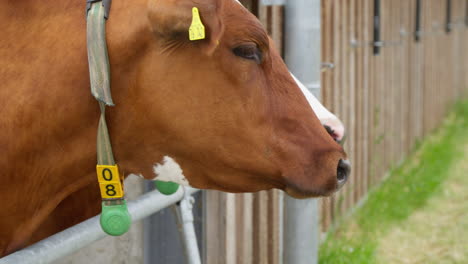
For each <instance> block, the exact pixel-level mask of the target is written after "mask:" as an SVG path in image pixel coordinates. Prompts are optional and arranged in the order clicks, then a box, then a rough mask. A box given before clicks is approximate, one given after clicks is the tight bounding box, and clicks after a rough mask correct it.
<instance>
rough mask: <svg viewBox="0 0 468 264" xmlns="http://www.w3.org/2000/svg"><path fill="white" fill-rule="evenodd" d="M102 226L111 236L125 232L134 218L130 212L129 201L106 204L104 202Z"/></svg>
mask: <svg viewBox="0 0 468 264" xmlns="http://www.w3.org/2000/svg"><path fill="white" fill-rule="evenodd" d="M100 223H101V228H102V230H103V231H104V232H106V233H107V234H108V235H111V236H121V235H123V234H125V233H126V232H127V231H128V230H129V229H130V226H131V225H132V218H131V216H130V214H129V213H128V208H127V202H126V201H123V203H122V204H117V205H105V204H104V202H103V203H102V212H101V217H100Z"/></svg>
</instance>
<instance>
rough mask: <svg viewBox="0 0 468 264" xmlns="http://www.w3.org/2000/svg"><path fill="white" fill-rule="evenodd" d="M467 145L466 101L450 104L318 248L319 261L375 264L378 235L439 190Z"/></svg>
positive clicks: (384, 233) (386, 231) (392, 226)
mask: <svg viewBox="0 0 468 264" xmlns="http://www.w3.org/2000/svg"><path fill="white" fill-rule="evenodd" d="M465 144H468V101H463V102H460V103H458V104H456V106H455V107H454V111H453V112H452V113H451V114H450V115H449V116H448V117H447V118H446V120H445V121H444V123H443V125H442V126H441V127H440V128H439V129H438V130H437V131H435V132H434V133H433V134H432V135H431V136H429V137H428V138H427V139H426V140H425V141H424V142H423V143H422V144H420V145H419V146H417V147H416V150H415V151H414V153H413V154H412V155H411V156H410V157H409V158H408V159H407V160H406V162H405V163H404V164H402V165H401V166H400V167H398V168H396V169H394V170H392V171H391V173H390V176H389V177H388V178H387V180H386V181H385V182H383V183H382V184H381V185H380V186H379V187H378V188H376V189H375V190H373V191H372V192H371V193H370V194H369V196H368V197H367V201H366V202H365V203H364V205H363V206H362V207H360V208H359V209H357V210H356V211H355V212H354V214H353V215H352V216H351V217H350V218H349V219H346V220H345V221H343V224H342V226H340V227H339V228H337V229H336V230H335V231H333V232H332V233H330V234H329V235H328V237H327V239H326V241H325V242H324V243H323V244H322V246H321V248H320V256H319V261H320V263H333V264H340V263H346V264H349V263H359V264H365V263H379V262H378V260H377V258H376V255H377V251H378V247H379V242H378V241H379V238H380V237H382V236H385V235H386V234H387V233H388V232H389V230H391V229H392V228H394V227H396V226H398V225H401V224H403V223H404V221H406V220H407V219H408V218H409V217H410V216H411V215H412V214H413V212H415V211H416V210H418V209H420V208H422V207H424V206H425V205H426V204H427V202H428V200H429V199H430V198H431V197H433V196H435V195H438V194H440V193H441V185H442V184H443V183H444V182H445V181H446V180H447V178H448V177H449V176H450V173H447V172H448V171H449V170H450V169H451V167H452V166H453V164H454V163H456V162H457V161H459V160H460V158H463V148H464V145H465Z"/></svg>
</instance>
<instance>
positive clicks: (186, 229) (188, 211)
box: [177, 195, 201, 264]
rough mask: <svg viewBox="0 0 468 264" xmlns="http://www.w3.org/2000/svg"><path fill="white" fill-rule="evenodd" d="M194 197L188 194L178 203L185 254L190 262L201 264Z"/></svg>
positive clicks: (190, 263)
mask: <svg viewBox="0 0 468 264" xmlns="http://www.w3.org/2000/svg"><path fill="white" fill-rule="evenodd" d="M194 202H195V200H194V198H193V197H192V196H191V195H186V196H185V198H184V199H182V201H180V203H179V204H178V205H177V208H178V209H179V212H180V220H179V221H180V222H181V223H180V226H181V227H182V240H183V241H184V247H185V255H186V256H187V263H188V264H200V263H201V258H200V250H199V249H198V244H197V236H196V234H195V227H194V225H193V223H194V218H193V211H192V209H193V203H194Z"/></svg>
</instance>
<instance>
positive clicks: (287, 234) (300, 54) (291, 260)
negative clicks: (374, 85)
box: [282, 0, 322, 264]
mask: <svg viewBox="0 0 468 264" xmlns="http://www.w3.org/2000/svg"><path fill="white" fill-rule="evenodd" d="M320 14H321V12H320V0H295V1H286V6H285V19H286V20H285V29H286V30H285V60H286V63H287V64H288V68H289V69H290V70H291V72H292V73H293V74H294V75H295V76H296V77H297V78H298V79H299V80H300V81H302V82H303V83H307V84H313V85H310V87H307V88H308V89H309V90H310V91H311V92H312V93H313V94H314V95H315V96H316V97H317V98H320V72H321V66H322V65H321V58H320V53H321V50H320V41H321V34H320ZM283 215H284V219H283V221H284V224H283V226H284V230H283V245H284V246H283V259H282V260H283V263H286V264H302V263H304V264H316V263H317V262H318V245H319V228H318V227H319V224H318V222H319V221H318V219H319V210H318V202H317V200H316V199H307V200H296V199H294V198H291V197H289V196H287V195H285V196H284V214H283Z"/></svg>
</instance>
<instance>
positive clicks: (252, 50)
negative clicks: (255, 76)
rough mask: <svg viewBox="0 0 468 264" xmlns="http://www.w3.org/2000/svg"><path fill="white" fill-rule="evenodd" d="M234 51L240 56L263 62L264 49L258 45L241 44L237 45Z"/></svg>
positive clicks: (258, 62)
mask: <svg viewBox="0 0 468 264" xmlns="http://www.w3.org/2000/svg"><path fill="white" fill-rule="evenodd" d="M232 52H233V53H234V55H236V56H238V57H241V58H244V59H248V60H253V61H255V62H256V63H257V64H260V63H262V51H261V50H260V49H259V48H258V47H257V45H253V44H252V45H250V44H249V45H241V46H238V47H235V48H234V49H233V50H232Z"/></svg>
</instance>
